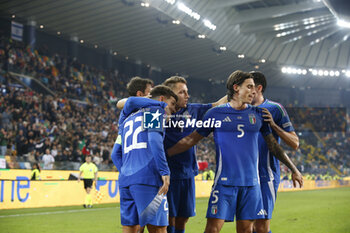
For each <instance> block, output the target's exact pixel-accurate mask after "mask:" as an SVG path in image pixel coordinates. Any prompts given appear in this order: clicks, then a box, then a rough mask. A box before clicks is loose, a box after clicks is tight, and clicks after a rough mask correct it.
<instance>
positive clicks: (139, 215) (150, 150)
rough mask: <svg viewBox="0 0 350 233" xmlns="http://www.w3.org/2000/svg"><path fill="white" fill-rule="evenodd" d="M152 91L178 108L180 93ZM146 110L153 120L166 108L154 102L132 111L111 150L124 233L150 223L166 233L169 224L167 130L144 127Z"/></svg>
mask: <svg viewBox="0 0 350 233" xmlns="http://www.w3.org/2000/svg"><path fill="white" fill-rule="evenodd" d="M151 94H152V98H153V99H156V100H159V101H163V102H165V103H167V105H168V106H167V107H168V108H169V109H170V111H171V112H174V111H175V104H176V100H177V96H176V95H175V94H174V93H173V92H172V91H171V90H170V88H168V87H166V86H157V87H155V88H154V89H153V90H152V91H151ZM145 112H148V113H152V120H151V122H152V121H153V120H159V118H161V117H162V116H163V115H164V113H165V110H164V109H163V108H161V107H159V106H153V107H150V108H148V109H140V110H139V111H137V112H134V113H132V114H130V115H129V116H128V117H127V118H126V119H125V120H124V122H123V123H122V125H120V130H119V132H118V134H119V135H118V138H117V140H116V142H115V145H114V147H113V151H112V160H113V162H114V164H115V165H116V167H117V168H118V170H119V190H120V216H121V223H122V225H123V233H136V232H137V231H138V229H139V225H140V226H141V227H143V226H145V225H147V229H148V231H149V232H150V233H158V232H159V233H165V232H166V226H167V225H168V207H167V197H166V194H167V192H168V187H169V182H170V170H169V167H168V164H167V161H166V157H165V153H164V146H163V139H164V130H163V129H162V128H160V129H159V130H151V129H147V128H144V127H143V126H144V124H143V121H144V116H145ZM159 122H161V123H162V121H161V120H159ZM160 125H161V126H162V124H160Z"/></svg>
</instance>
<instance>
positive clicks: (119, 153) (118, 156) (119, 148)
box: [111, 135, 123, 172]
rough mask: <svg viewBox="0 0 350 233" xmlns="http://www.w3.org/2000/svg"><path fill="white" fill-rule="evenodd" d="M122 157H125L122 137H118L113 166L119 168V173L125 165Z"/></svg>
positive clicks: (113, 151) (113, 154)
mask: <svg viewBox="0 0 350 233" xmlns="http://www.w3.org/2000/svg"><path fill="white" fill-rule="evenodd" d="M122 155H123V151H122V144H121V135H118V137H117V140H116V141H115V143H114V146H113V150H112V154H111V158H112V161H113V164H114V165H115V166H116V167H117V169H118V171H119V172H120V170H121V167H122V165H123V159H122Z"/></svg>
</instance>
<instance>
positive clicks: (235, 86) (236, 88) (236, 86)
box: [233, 84, 239, 92]
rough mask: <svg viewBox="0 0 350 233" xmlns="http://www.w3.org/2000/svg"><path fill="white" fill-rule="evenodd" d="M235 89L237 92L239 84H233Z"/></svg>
mask: <svg viewBox="0 0 350 233" xmlns="http://www.w3.org/2000/svg"><path fill="white" fill-rule="evenodd" d="M233 90H234V91H235V92H237V91H238V90H239V85H237V84H233Z"/></svg>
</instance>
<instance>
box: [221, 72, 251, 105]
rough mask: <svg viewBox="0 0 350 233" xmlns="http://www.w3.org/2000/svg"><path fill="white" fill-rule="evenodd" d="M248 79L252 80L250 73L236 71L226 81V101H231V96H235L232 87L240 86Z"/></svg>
mask: <svg viewBox="0 0 350 233" xmlns="http://www.w3.org/2000/svg"><path fill="white" fill-rule="evenodd" d="M248 78H253V76H252V75H251V74H250V73H247V72H243V71H241V70H236V71H235V72H233V73H232V74H230V76H229V77H228V79H227V82H226V88H227V99H228V101H230V100H231V99H233V95H234V94H235V90H234V89H233V85H235V84H237V85H239V86H240V85H242V83H244V81H245V80H246V79H248Z"/></svg>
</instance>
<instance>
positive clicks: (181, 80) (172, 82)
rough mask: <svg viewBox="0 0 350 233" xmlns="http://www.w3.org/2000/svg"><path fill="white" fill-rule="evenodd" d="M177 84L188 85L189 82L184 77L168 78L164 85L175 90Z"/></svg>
mask: <svg viewBox="0 0 350 233" xmlns="http://www.w3.org/2000/svg"><path fill="white" fill-rule="evenodd" d="M176 83H184V84H187V81H186V79H185V78H184V77H181V76H171V77H170V78H167V79H166V80H165V81H164V82H163V83H162V85H165V86H167V87H170V88H171V89H173V88H174V86H175V85H176Z"/></svg>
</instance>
